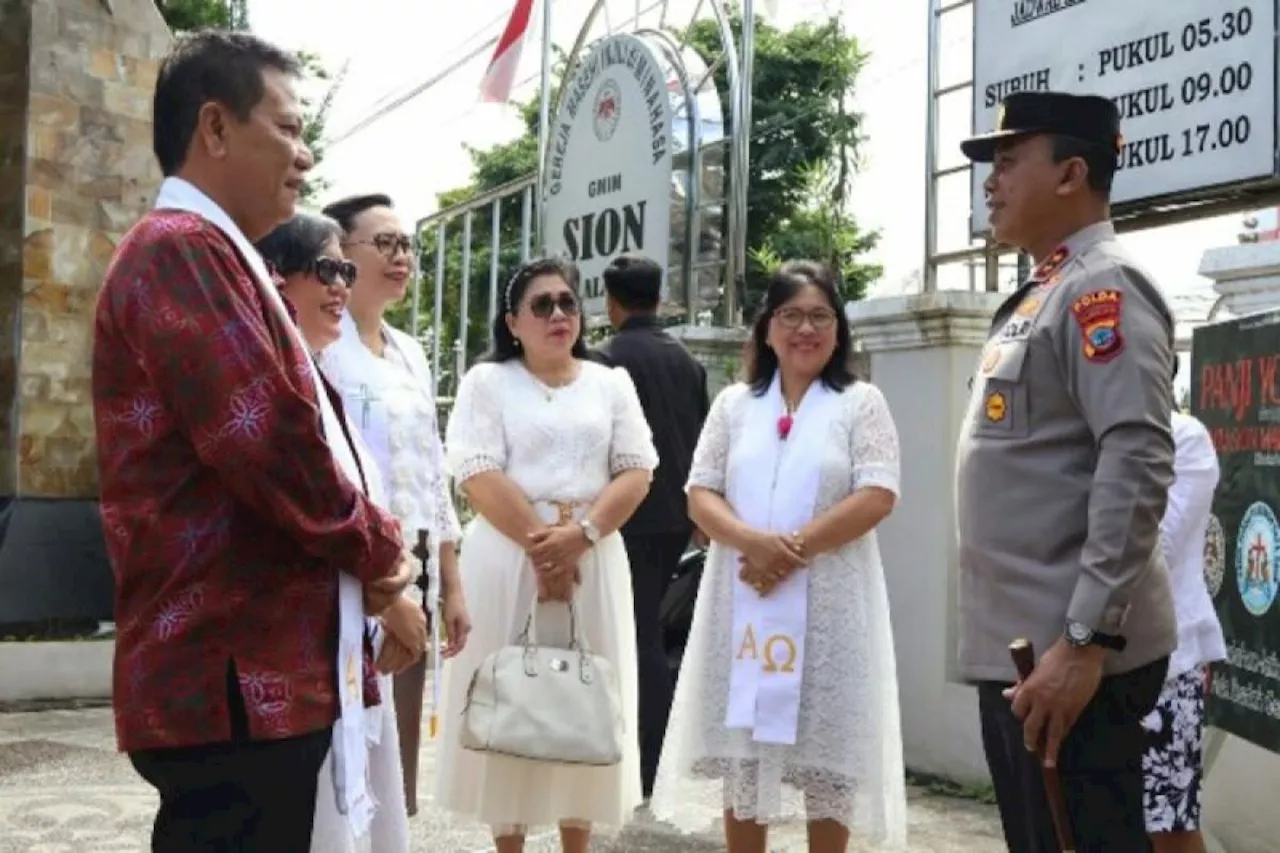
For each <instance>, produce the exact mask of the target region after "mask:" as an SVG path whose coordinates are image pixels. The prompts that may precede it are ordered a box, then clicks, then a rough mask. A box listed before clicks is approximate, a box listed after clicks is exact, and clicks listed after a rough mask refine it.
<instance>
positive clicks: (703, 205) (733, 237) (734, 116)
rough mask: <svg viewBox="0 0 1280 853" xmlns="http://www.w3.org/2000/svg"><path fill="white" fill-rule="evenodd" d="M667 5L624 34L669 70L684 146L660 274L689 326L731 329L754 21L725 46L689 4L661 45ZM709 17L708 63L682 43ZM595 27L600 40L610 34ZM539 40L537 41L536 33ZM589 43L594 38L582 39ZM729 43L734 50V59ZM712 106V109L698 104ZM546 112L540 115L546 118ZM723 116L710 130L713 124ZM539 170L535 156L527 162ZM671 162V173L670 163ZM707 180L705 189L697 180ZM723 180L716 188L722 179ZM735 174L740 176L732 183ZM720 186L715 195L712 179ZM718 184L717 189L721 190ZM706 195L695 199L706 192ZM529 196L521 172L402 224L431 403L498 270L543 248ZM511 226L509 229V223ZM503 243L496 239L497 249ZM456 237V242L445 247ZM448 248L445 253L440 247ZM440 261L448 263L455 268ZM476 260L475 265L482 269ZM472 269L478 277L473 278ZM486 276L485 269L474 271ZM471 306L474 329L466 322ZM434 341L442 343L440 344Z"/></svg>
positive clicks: (745, 15) (462, 354) (722, 29)
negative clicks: (672, 233)
mask: <svg viewBox="0 0 1280 853" xmlns="http://www.w3.org/2000/svg"><path fill="white" fill-rule="evenodd" d="M607 3H608V0H596V2H595V3H594V4H593V5H592V7H591V10H590V12H589V13H588V14H587V16H586V18H585V20H584V21H583V24H582V26H581V28H580V30H579V32H578V36H577V40H576V41H575V43H574V45H573V47H572V49H571V50H570V52H569V54H568V57H569V63H568V67H567V68H566V70H565V74H564V77H563V79H569V78H570V77H572V75H573V73H574V71H575V69H576V68H577V66H578V64H579V63H580V62H581V60H582V58H583V57H584V56H585V55H586V53H587V52H588V51H589V47H590V45H589V44H588V38H589V37H590V36H591V34H592V31H593V26H594V25H595V23H596V21H597V19H598V18H599V16H600V15H601V14H602V13H603V12H605V11H606V10H607ZM668 3H669V0H658V2H654V3H651V4H650V5H649V6H647V7H645V8H641V7H640V4H639V3H637V4H636V6H637V9H636V16H635V18H634V19H632V20H631V21H629V22H628V23H629V24H632V25H634V24H635V22H636V21H638V20H639V19H640V18H641V16H643V15H646V14H651V13H654V12H656V13H657V14H658V16H659V17H658V26H657V27H655V28H644V27H639V28H632V29H629V30H628V31H629V32H631V33H632V34H633V35H636V36H638V37H641V38H643V39H645V40H646V41H648V42H649V43H650V46H651V47H652V48H653V49H654V52H655V54H656V55H658V56H659V57H660V58H661V59H662V60H663V62H664V64H665V65H666V66H668V67H669V70H670V72H671V76H670V79H669V91H670V92H672V93H673V96H674V99H673V108H675V110H674V111H675V113H676V127H675V128H674V130H676V131H679V133H677V134H673V135H677V136H680V137H682V139H681V141H682V142H683V145H684V151H683V152H682V154H683V155H684V156H683V159H681V158H680V157H677V158H676V165H675V167H674V169H673V172H674V173H675V174H676V175H677V176H679V177H680V180H679V181H676V182H675V186H674V188H673V196H674V197H675V201H674V202H673V203H674V204H675V205H676V208H673V213H674V212H675V211H676V209H678V210H679V212H680V214H681V215H680V216H679V217H676V216H673V217H672V221H673V223H680V225H679V227H678V228H673V230H676V231H678V234H677V235H676V239H677V240H678V242H679V243H680V244H681V245H682V247H683V251H682V252H680V253H679V263H678V264H673V268H674V269H673V270H671V271H669V272H670V275H671V276H672V277H674V276H675V275H678V276H679V279H680V281H681V282H682V300H681V302H682V305H681V306H680V307H681V310H682V313H683V314H684V315H685V322H687V323H689V324H690V325H695V324H699V325H709V324H710V323H711V322H712V321H713V320H716V319H718V320H719V321H720V323H722V324H724V325H730V326H732V325H737V324H739V322H740V319H741V308H740V305H741V287H742V282H743V273H744V270H745V269H746V254H747V246H746V228H745V219H746V205H747V191H746V190H747V181H746V180H745V176H746V175H747V174H748V169H749V163H750V133H749V132H748V129H749V128H750V125H751V104H750V80H751V76H752V53H753V51H754V25H753V22H754V20H755V14H754V9H753V5H754V4H753V2H752V0H745V2H743V3H742V19H743V25H742V28H741V29H742V32H741V34H740V40H739V38H736V37H735V33H734V32H733V28H732V26H731V23H730V20H729V15H728V12H727V8H726V7H725V5H724V4H723V3H722V2H721V0H699V1H698V3H697V5H696V7H695V8H694V12H693V15H692V16H691V17H690V19H689V25H688V26H686V27H685V28H684V29H683V30H681V33H682V35H681V36H679V37H676V36H673V35H671V33H670V27H669V26H668V23H667V7H668ZM704 12H705V13H707V14H709V15H710V16H711V19H712V20H714V22H715V25H716V27H717V29H718V31H719V36H720V41H721V44H722V45H723V47H724V49H723V51H722V52H721V54H720V55H719V56H715V57H703V56H700V55H699V54H698V52H697V51H696V50H694V48H693V47H692V45H690V44H689V42H688V40H687V33H688V31H689V28H690V27H691V26H692V25H693V24H694V23H695V22H696V21H698V20H700V19H701V18H702V16H703V14H704ZM620 31H622V30H621V29H619V30H614V29H613V28H612V27H611V26H610V25H608V24H607V23H606V25H605V27H604V32H603V34H602V36H601V37H603V36H608V35H613V34H615V33H616V32H620ZM544 35H545V34H544ZM592 41H594V39H592ZM739 46H741V52H739ZM721 69H723V70H724V72H725V76H726V78H727V83H728V85H727V89H728V104H727V107H728V121H727V129H726V131H724V132H721V133H720V134H719V135H718V137H712V138H708V137H710V136H712V135H711V134H708V133H707V132H706V130H707V128H706V127H705V125H706V123H707V118H708V115H707V113H708V109H707V108H708V106H709V105H710V106H712V107H714V108H715V109H716V110H718V109H720V101H719V97H718V96H717V95H716V94H715V93H716V87H715V80H714V77H715V74H716V72H717V71H719V70H721ZM708 93H710V94H711V95H712V96H713V97H714V103H711V102H710V101H709V99H708ZM557 107H558V103H557V104H555V105H551V106H550V111H551V114H552V115H554V113H555V110H556V108H557ZM724 124H725V123H724V121H723V118H722V119H721V122H720V125H721V127H722V128H723V127H724ZM539 156H540V158H541V159H542V161H543V162H545V160H546V157H547V152H546V151H542V152H540V153H539ZM682 162H683V166H682V165H681V163H682ZM709 175H710V176H711V179H710V180H708V176H709ZM726 175H727V179H726ZM738 176H743V177H744V179H742V180H739V179H738ZM716 177H718V178H719V181H720V184H719V186H720V189H719V191H718V192H716V191H715V186H716V184H715V178H716ZM726 180H727V183H728V191H727V192H725V189H724V185H725V183H726ZM708 185H710V186H711V187H712V190H713V191H712V192H709V193H707V192H704V190H705V189H706V188H707V186H708ZM541 197H542V192H541V189H540V187H539V181H538V175H537V174H529V175H524V176H522V177H520V178H517V179H515V180H513V181H511V182H509V183H507V184H504V185H502V186H499V187H496V188H493V189H490V190H488V191H485V192H483V193H480V194H478V195H476V196H475V197H474V198H470V199H467V200H466V201H464V202H461V203H459V204H456V205H454V206H452V207H449V208H447V209H444V210H441V211H438V212H436V213H433V214H431V215H430V216H427V217H424V218H423V219H421V220H419V221H418V222H417V223H416V224H415V227H414V239H415V247H414V257H415V258H416V261H417V262H416V263H415V265H414V267H415V269H414V277H413V286H412V290H411V296H410V299H411V300H412V301H411V309H410V325H411V333H412V334H413V335H414V337H416V338H418V339H419V340H421V341H422V342H423V344H424V345H425V346H427V347H429V348H430V351H431V367H432V375H433V376H434V380H435V383H436V392H437V396H438V397H439V398H441V402H442V404H443V405H447V404H448V401H449V397H450V396H451V395H452V393H453V391H454V390H455V389H456V388H457V383H458V381H459V380H460V378H461V377H462V375H463V374H464V373H465V372H466V370H467V367H468V363H469V361H470V358H469V354H470V353H471V352H472V351H473V350H474V349H476V348H477V344H478V341H477V338H478V337H480V336H483V338H482V339H483V340H484V341H486V342H487V340H488V337H489V331H488V326H487V323H488V321H489V320H490V319H491V318H492V317H493V316H494V314H495V312H496V311H497V307H498V301H499V297H500V292H499V289H500V287H501V286H502V280H503V276H504V275H505V274H507V273H508V271H509V269H510V267H512V266H514V265H515V264H516V263H518V262H522V261H525V260H528V259H529V258H530V257H531V256H533V255H534V254H535V252H537V251H540V248H539V247H541V246H543V245H544V240H543V237H542V231H543V229H542V227H541V222H540V219H541V216H542V212H541V208H542V204H541ZM516 221H518V222H519V228H518V231H517V230H516V229H514V228H513V227H512V223H514V222H516ZM504 235H505V240H504ZM454 240H457V241H458V242H457V244H456V245H455V244H454V243H453V241H454ZM454 248H456V249H457V251H456V252H452V251H451V249H454ZM451 255H456V258H457V260H456V264H455V263H453V262H452V259H451ZM485 260H487V264H485ZM477 264H479V269H478V270H477ZM486 267H487V270H486ZM477 272H479V273H480V274H481V275H485V274H487V276H488V288H487V299H485V300H484V303H485V304H483V305H476V304H473V303H474V302H478V301H480V300H479V299H477V297H478V296H480V294H483V293H484V292H485V291H483V290H478V289H477V288H476V287H474V286H473V285H474V284H476V283H477V282H476V277H477ZM428 282H429V283H430V287H431V294H432V303H431V307H430V318H431V323H430V328H429V329H424V328H423V314H424V306H423V304H422V302H423V298H424V296H425V293H424V292H425V291H426V290H427V287H428ZM713 297H714V299H715V303H714V304H716V305H717V307H718V308H719V313H720V316H719V317H718V318H715V317H713V316H712V310H711V309H710V308H708V305H709V304H713V303H711V301H710V300H711V299H712V298H713ZM454 300H456V304H455V305H454V306H452V307H453V308H454V309H456V312H457V316H458V320H459V322H458V324H457V332H456V334H453V335H448V334H447V332H446V329H445V323H444V317H445V315H446V312H448V311H449V306H448V303H449V302H452V301H454ZM477 309H479V310H480V311H483V312H484V313H483V321H482V322H481V323H479V324H477V323H476V320H477V317H478V313H477ZM446 337H449V338H451V339H449V340H446Z"/></svg>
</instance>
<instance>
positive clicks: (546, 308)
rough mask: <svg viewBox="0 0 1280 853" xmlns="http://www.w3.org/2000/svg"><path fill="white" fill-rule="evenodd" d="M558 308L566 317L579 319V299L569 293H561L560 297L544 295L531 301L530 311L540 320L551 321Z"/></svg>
mask: <svg viewBox="0 0 1280 853" xmlns="http://www.w3.org/2000/svg"><path fill="white" fill-rule="evenodd" d="M557 308H559V309H560V313H561V314H563V315H564V316H566V317H577V316H578V297H576V296H574V295H573V294H572V293H569V292H567V291H561V293H560V294H559V295H558V296H552V295H551V294H550V293H542V294H539V295H537V296H535V297H533V298H532V299H530V300H529V311H530V313H532V314H533V316H535V317H537V318H538V319H539V320H546V319H549V318H550V317H551V315H552V314H554V313H555V310H556V309H557Z"/></svg>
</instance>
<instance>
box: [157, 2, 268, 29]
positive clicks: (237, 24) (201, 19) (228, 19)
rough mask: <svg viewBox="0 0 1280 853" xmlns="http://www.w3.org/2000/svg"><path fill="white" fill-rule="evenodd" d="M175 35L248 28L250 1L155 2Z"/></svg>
mask: <svg viewBox="0 0 1280 853" xmlns="http://www.w3.org/2000/svg"><path fill="white" fill-rule="evenodd" d="M155 3H156V8H157V9H159V10H160V14H161V15H163V16H164V20H165V23H167V24H168V25H169V29H171V30H173V31H174V32H179V33H181V32H191V31H192V30H200V29H206V28H212V29H217V30H247V29H249V4H248V0H155Z"/></svg>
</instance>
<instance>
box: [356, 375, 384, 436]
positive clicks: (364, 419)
mask: <svg viewBox="0 0 1280 853" xmlns="http://www.w3.org/2000/svg"><path fill="white" fill-rule="evenodd" d="M356 399H357V400H359V401H360V428H361V429H368V428H369V409H370V407H371V406H372V405H373V404H374V403H377V402H379V401H380V400H381V399H382V398H381V397H377V396H375V395H374V393H373V392H372V391H371V390H370V389H369V386H368V385H361V386H360V393H359V394H358V395H356Z"/></svg>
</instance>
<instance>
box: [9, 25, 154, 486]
mask: <svg viewBox="0 0 1280 853" xmlns="http://www.w3.org/2000/svg"><path fill="white" fill-rule="evenodd" d="M24 16H25V21H23V17H24ZM13 21H18V22H19V23H26V24H27V26H26V27H22V26H16V27H15V26H13V24H12V22H13ZM23 30H25V32H26V33H27V36H26V38H25V39H24V38H23V37H22V35H21V33H22V32H23ZM0 32H3V33H5V36H4V38H6V39H7V38H11V37H12V35H17V37H18V40H19V42H21V41H25V42H26V50H25V51H24V50H21V49H19V50H17V51H10V50H8V49H5V50H4V51H3V54H0V81H4V82H0V86H3V88H2V89H0V92H3V94H0V127H6V125H4V124H3V122H4V121H6V119H7V117H8V116H10V115H12V114H16V115H18V116H22V115H25V116H26V134H25V143H24V144H23V146H22V147H23V150H22V156H20V157H13V158H10V157H5V158H4V159H3V160H0V168H3V169H4V172H5V174H3V175H0V193H8V192H10V190H11V188H12V187H14V186H15V185H17V186H18V187H19V190H18V192H19V193H20V195H19V198H20V199H21V205H20V206H19V207H18V208H17V209H18V210H20V211H23V212H24V213H25V217H24V218H25V221H24V222H23V223H22V225H21V235H22V240H21V246H20V247H17V248H16V251H15V246H14V245H13V234H12V232H11V231H10V230H9V226H10V224H11V223H10V222H9V221H7V220H0V353H3V356H0V359H8V360H9V362H12V359H13V357H14V355H16V356H17V364H16V365H13V364H12V363H4V364H3V367H2V368H0V412H2V413H3V416H2V419H0V436H3V439H4V440H3V442H2V443H0V447H3V448H4V449H5V452H3V453H0V477H3V479H0V487H4V488H5V489H6V490H7V491H8V493H9V494H16V495H21V496H24V497H51V498H81V499H85V498H89V499H92V498H96V497H97V469H96V463H95V459H94V436H93V408H92V402H91V399H90V355H91V352H92V338H93V314H94V307H95V303H96V296H97V291H98V287H99V285H100V283H101V281H102V275H103V272H104V271H105V269H106V265H107V263H108V261H109V260H110V257H111V253H112V251H113V249H114V247H115V244H116V243H117V242H118V241H119V239H120V237H121V236H122V235H123V233H124V232H125V231H126V230H127V229H128V228H129V227H130V225H132V224H133V222H134V221H135V220H136V219H137V218H138V217H139V216H140V215H141V214H142V213H143V212H144V211H145V210H146V209H147V208H148V207H149V206H150V204H151V201H152V199H153V198H154V195H155V191H156V188H157V187H158V185H159V182H160V174H159V170H158V169H157V167H156V166H155V163H154V158H153V156H152V153H151V93H152V91H153V88H154V85H155V77H156V69H157V64H158V61H159V59H160V57H162V56H163V54H164V52H165V51H166V50H167V48H168V46H169V43H170V38H171V37H170V35H169V31H168V28H167V27H166V26H165V24H164V21H163V20H162V19H161V17H160V14H159V12H158V11H157V10H156V9H155V6H154V3H153V2H152V0H35V2H34V3H31V2H30V0H28V2H25V3H24V2H23V0H0ZM6 47H7V46H6ZM18 47H19V48H21V47H22V45H21V44H19V45H18ZM10 57H15V58H16V59H19V60H20V59H23V58H25V59H26V67H27V70H26V74H25V83H26V85H25V86H18V85H5V83H6V82H7V81H8V80H9V79H10V78H9V77H7V76H3V68H4V65H5V64H7V63H9V62H11V61H13V60H11V58H10ZM15 64H16V63H15ZM24 89H25V91H24ZM19 98H22V99H25V103H23V102H21V101H18V100H17V99H19ZM5 139H6V140H7V139H8V135H7V133H6V134H5ZM11 144H13V143H11ZM5 153H6V154H8V153H10V152H8V151H6V152H5ZM10 209H12V208H11V207H10V205H8V204H4V203H0V210H3V211H5V215H7V214H8V211H9V210H10ZM14 254H19V255H20V257H21V261H22V263H21V269H22V278H21V280H20V283H19V280H18V279H17V278H16V276H14V275H12V272H11V271H10V270H9V268H8V267H6V266H3V264H4V261H5V259H7V258H10V257H12V256H13V255H14ZM19 306H20V307H19ZM15 377H16V382H15V381H14V379H15ZM15 414H16V422H17V423H16V427H17V428H16V430H15V429H14V416H15ZM15 433H16V434H15ZM15 455H16V460H15V459H14V458H13V457H14V456H15ZM15 463H16V464H15Z"/></svg>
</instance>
